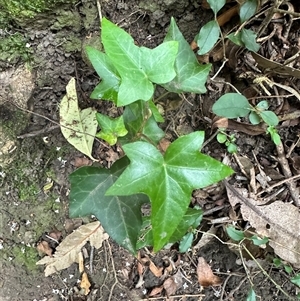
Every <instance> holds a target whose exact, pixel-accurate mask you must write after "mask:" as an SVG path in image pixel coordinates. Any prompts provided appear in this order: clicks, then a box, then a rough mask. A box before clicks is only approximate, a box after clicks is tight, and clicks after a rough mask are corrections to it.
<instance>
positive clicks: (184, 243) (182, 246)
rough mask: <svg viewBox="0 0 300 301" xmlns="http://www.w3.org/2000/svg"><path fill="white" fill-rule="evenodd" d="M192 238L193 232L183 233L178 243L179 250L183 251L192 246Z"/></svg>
mask: <svg viewBox="0 0 300 301" xmlns="http://www.w3.org/2000/svg"><path fill="white" fill-rule="evenodd" d="M193 239H194V234H193V233H192V232H189V233H187V234H186V235H184V236H183V237H182V239H181V241H180V243H179V252H180V253H185V252H187V251H188V249H189V248H190V247H191V246H192V243H193Z"/></svg>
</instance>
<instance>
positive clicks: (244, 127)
mask: <svg viewBox="0 0 300 301" xmlns="http://www.w3.org/2000/svg"><path fill="white" fill-rule="evenodd" d="M216 127H217V128H225V129H229V130H236V131H238V132H242V133H246V134H248V135H251V136H257V135H261V134H263V133H265V132H266V125H265V124H257V125H253V124H248V123H242V122H238V121H235V120H231V119H227V118H224V117H221V118H220V117H215V118H214V120H213V124H212V129H214V128H216Z"/></svg>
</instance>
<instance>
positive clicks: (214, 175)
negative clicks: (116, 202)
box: [106, 132, 233, 251]
mask: <svg viewBox="0 0 300 301" xmlns="http://www.w3.org/2000/svg"><path fill="white" fill-rule="evenodd" d="M203 140H204V132H193V133H191V134H189V135H186V136H182V137H180V138H178V139H177V140H176V141H174V142H173V143H172V144H171V145H170V146H169V147H168V149H167V151H166V153H165V155H164V156H163V155H162V154H161V153H160V152H159V151H158V150H157V149H156V148H155V147H154V146H153V145H151V144H149V143H146V142H141V141H139V142H134V143H130V144H126V145H124V146H123V149H124V151H125V153H126V154H127V156H128V157H129V159H130V161H131V163H130V165H129V166H128V167H127V168H126V170H125V171H124V172H123V173H122V175H121V176H120V177H119V179H118V180H117V181H116V182H115V183H114V184H113V186H111V187H110V188H109V189H108V191H107V192H106V194H107V195H131V194H136V193H145V194H147V195H148V196H149V198H150V200H151V222H152V227H153V228H152V230H153V244H154V250H155V251H158V250H160V249H161V248H162V247H163V246H164V245H165V244H166V243H168V242H169V239H170V237H171V236H172V234H173V233H174V231H175V229H176V227H177V226H178V224H179V223H180V221H181V219H182V218H183V216H184V214H185V212H186V211H187V208H188V205H189V203H190V197H191V193H192V191H193V190H194V189H197V188H202V187H205V186H208V185H210V184H212V183H216V182H217V181H219V180H221V179H223V178H224V177H226V176H228V175H230V174H232V172H233V171H232V170H231V168H229V167H228V166H226V165H224V164H222V163H220V162H218V161H217V160H214V159H213V158H210V157H208V156H206V155H203V154H201V153H200V152H199V148H200V146H201V145H202V143H203Z"/></svg>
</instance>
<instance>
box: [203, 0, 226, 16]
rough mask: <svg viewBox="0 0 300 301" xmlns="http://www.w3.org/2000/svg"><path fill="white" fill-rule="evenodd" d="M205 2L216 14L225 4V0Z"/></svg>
mask: <svg viewBox="0 0 300 301" xmlns="http://www.w3.org/2000/svg"><path fill="white" fill-rule="evenodd" d="M207 2H208V4H209V6H210V8H211V9H212V10H213V12H214V14H215V15H216V14H217V13H218V11H219V10H220V9H221V8H222V7H223V6H224V5H225V3H226V0H207Z"/></svg>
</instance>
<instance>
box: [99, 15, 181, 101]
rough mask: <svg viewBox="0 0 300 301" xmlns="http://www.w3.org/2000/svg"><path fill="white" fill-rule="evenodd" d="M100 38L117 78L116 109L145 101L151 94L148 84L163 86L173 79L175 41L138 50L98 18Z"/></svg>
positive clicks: (129, 40)
mask: <svg viewBox="0 0 300 301" xmlns="http://www.w3.org/2000/svg"><path fill="white" fill-rule="evenodd" d="M101 38H102V43H103V46H104V49H105V52H106V54H107V56H108V57H109V58H110V60H111V61H112V62H113V64H114V66H115V68H116V69H117V70H118V73H119V74H120V76H121V84H120V87H119V92H118V100H117V105H118V106H124V105H128V104H130V103H132V102H134V101H136V100H139V99H141V100H145V101H147V100H149V99H150V98H151V97H152V95H153V92H154V87H153V84H152V82H153V83H157V84H164V83H167V82H169V81H171V80H172V79H173V78H174V77H175V76H176V73H175V70H174V62H175V59H176V55H177V52H178V43H177V42H176V41H170V42H165V43H162V44H160V45H159V46H157V47H156V48H154V49H149V48H145V47H138V46H136V45H135V44H134V40H133V39H132V37H131V36H130V35H129V34H128V33H127V32H125V31H124V30H123V29H121V28H119V27H118V26H116V25H115V24H113V23H112V22H110V21H108V20H107V19H106V18H103V19H102V32H101Z"/></svg>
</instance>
